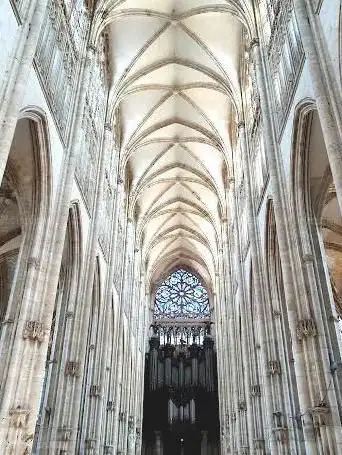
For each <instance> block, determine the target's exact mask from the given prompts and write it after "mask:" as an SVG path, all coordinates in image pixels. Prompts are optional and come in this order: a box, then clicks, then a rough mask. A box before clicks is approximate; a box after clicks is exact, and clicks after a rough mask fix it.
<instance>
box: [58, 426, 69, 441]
mask: <svg viewBox="0 0 342 455" xmlns="http://www.w3.org/2000/svg"><path fill="white" fill-rule="evenodd" d="M57 433H58V439H59V440H60V441H70V439H71V435H72V429H71V428H68V427H66V426H63V427H59V428H58V429H57Z"/></svg>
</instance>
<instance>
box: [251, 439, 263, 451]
mask: <svg viewBox="0 0 342 455" xmlns="http://www.w3.org/2000/svg"><path fill="white" fill-rule="evenodd" d="M253 446H254V450H262V451H264V450H265V440H264V439H254V440H253Z"/></svg>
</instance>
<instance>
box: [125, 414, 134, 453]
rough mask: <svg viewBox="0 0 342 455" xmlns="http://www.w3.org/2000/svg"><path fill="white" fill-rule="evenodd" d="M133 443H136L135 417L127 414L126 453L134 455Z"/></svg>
mask: <svg viewBox="0 0 342 455" xmlns="http://www.w3.org/2000/svg"><path fill="white" fill-rule="evenodd" d="M135 443H136V429H135V418H134V416H129V418H128V441H127V455H135Z"/></svg>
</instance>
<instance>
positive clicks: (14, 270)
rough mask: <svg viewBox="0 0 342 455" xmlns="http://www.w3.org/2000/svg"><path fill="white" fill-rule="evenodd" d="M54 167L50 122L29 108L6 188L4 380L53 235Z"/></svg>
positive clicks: (1, 218) (1, 285) (1, 243)
mask: <svg viewBox="0 0 342 455" xmlns="http://www.w3.org/2000/svg"><path fill="white" fill-rule="evenodd" d="M50 161H51V157H50V144H49V132H48V127H47V120H46V116H45V115H44V113H43V112H42V111H41V110H39V108H35V107H27V108H25V109H23V110H22V111H21V112H20V114H19V117H18V121H17V124H16V128H15V132H14V136H13V140H12V144H11V148H10V153H9V156H8V160H7V163H6V168H5V172H4V176H3V179H2V182H1V187H0V206H1V211H0V212H1V215H0V264H1V267H0V272H1V278H0V299H1V301H0V318H1V324H0V328H1V331H0V338H1V340H0V351H1V350H3V349H4V351H5V352H6V353H7V354H6V355H4V356H3V357H2V360H1V361H2V362H4V365H3V367H2V368H0V370H1V371H2V374H3V375H4V376H3V377H5V375H6V374H7V373H6V371H7V368H8V362H7V355H10V352H11V334H12V333H14V330H15V328H16V325H17V322H18V316H19V313H20V311H21V310H22V306H21V302H22V292H23V289H24V286H25V281H26V278H27V274H28V270H29V269H31V270H35V269H36V268H37V267H38V264H39V262H40V258H41V254H42V248H41V246H42V244H43V242H44V240H45V236H46V234H47V232H48V229H47V225H48V222H49V217H50V211H51V171H50V169H51V164H50ZM25 310H26V309H25Z"/></svg>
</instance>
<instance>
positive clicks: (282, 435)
mask: <svg viewBox="0 0 342 455" xmlns="http://www.w3.org/2000/svg"><path fill="white" fill-rule="evenodd" d="M272 431H273V433H274V435H275V437H276V439H277V441H278V442H281V443H282V444H285V443H286V442H287V441H288V433H289V432H288V429H287V428H286V427H276V428H272Z"/></svg>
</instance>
